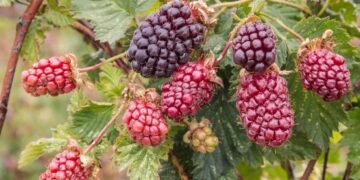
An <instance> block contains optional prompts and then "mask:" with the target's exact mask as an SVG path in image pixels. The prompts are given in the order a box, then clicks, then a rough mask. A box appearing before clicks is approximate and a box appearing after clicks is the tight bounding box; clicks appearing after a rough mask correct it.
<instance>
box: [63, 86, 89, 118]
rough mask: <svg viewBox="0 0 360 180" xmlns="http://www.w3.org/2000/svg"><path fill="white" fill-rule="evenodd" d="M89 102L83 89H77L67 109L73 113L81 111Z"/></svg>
mask: <svg viewBox="0 0 360 180" xmlns="http://www.w3.org/2000/svg"><path fill="white" fill-rule="evenodd" d="M89 103H90V101H89V100H88V99H87V98H86V97H85V95H84V93H83V92H82V91H75V93H72V96H71V98H70V103H69V105H68V107H67V110H68V112H69V113H71V114H72V113H75V112H77V111H80V110H81V108H83V107H85V106H87V105H89Z"/></svg>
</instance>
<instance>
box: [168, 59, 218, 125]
mask: <svg viewBox="0 0 360 180" xmlns="http://www.w3.org/2000/svg"><path fill="white" fill-rule="evenodd" d="M213 75H214V70H213V69H211V68H207V67H206V66H205V65H204V63H203V61H201V60H199V61H197V62H194V63H189V64H187V65H184V66H181V67H180V68H179V70H178V71H177V72H176V73H175V74H174V75H173V76H172V77H171V79H170V81H169V82H167V83H165V84H163V85H162V87H161V91H162V94H161V110H162V111H163V113H164V114H166V115H167V116H168V117H170V118H172V119H174V120H176V121H178V120H181V119H182V118H183V117H185V116H189V115H194V114H196V112H197V111H198V109H199V108H201V107H203V106H204V105H205V104H208V103H210V101H211V98H212V96H213V92H214V89H215V86H214V83H213V82H211V78H212V76H213Z"/></svg>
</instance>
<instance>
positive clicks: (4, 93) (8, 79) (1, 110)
mask: <svg viewBox="0 0 360 180" xmlns="http://www.w3.org/2000/svg"><path fill="white" fill-rule="evenodd" d="M42 2H43V1H42V0H32V1H31V2H30V5H29V6H28V7H27V9H26V10H25V12H24V14H23V16H22V17H21V20H20V22H19V23H18V24H17V26H16V34H15V40H14V43H13V46H12V50H11V52H10V58H9V61H8V64H7V67H6V72H5V77H4V80H3V85H2V89H1V103H0V134H1V131H2V128H3V126H4V122H5V117H6V113H7V106H8V102H9V96H10V91H11V87H12V83H13V80H14V73H15V70H16V65H17V62H18V59H19V53H20V51H21V47H22V45H23V41H24V38H25V36H26V34H27V32H28V30H29V26H30V24H31V22H32V20H33V19H34V17H35V15H36V13H37V11H38V9H39V8H40V6H41V4H42Z"/></svg>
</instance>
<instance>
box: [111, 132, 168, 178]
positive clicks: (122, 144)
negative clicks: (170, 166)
mask: <svg viewBox="0 0 360 180" xmlns="http://www.w3.org/2000/svg"><path fill="white" fill-rule="evenodd" d="M115 146H116V155H115V157H114V159H115V163H116V164H117V165H118V167H119V169H120V170H124V169H126V168H128V175H129V177H130V179H132V180H139V179H146V180H158V179H159V174H158V171H159V170H160V167H161V164H160V160H166V159H167V154H168V153H169V150H170V148H171V147H172V141H171V140H166V141H165V142H163V143H162V144H161V145H160V146H158V147H146V146H141V145H139V144H137V143H135V142H134V141H132V140H131V139H130V137H129V136H128V135H126V134H124V135H122V136H120V137H119V138H118V139H117V140H116V142H115Z"/></svg>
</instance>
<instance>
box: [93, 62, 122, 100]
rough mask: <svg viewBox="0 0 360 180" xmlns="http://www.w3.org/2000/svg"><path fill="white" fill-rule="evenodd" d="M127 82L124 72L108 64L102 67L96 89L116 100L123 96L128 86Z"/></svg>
mask: <svg viewBox="0 0 360 180" xmlns="http://www.w3.org/2000/svg"><path fill="white" fill-rule="evenodd" d="M126 81H127V79H126V76H125V75H124V74H123V72H122V71H120V70H119V69H118V68H114V67H112V66H111V65H110V64H106V65H104V66H102V67H101V71H100V74H99V81H98V82H96V88H97V89H98V90H100V91H101V92H103V93H104V94H105V95H106V96H107V97H108V98H110V99H116V98H118V97H119V96H121V93H122V91H123V89H124V87H125V86H126V85H127V83H126Z"/></svg>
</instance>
